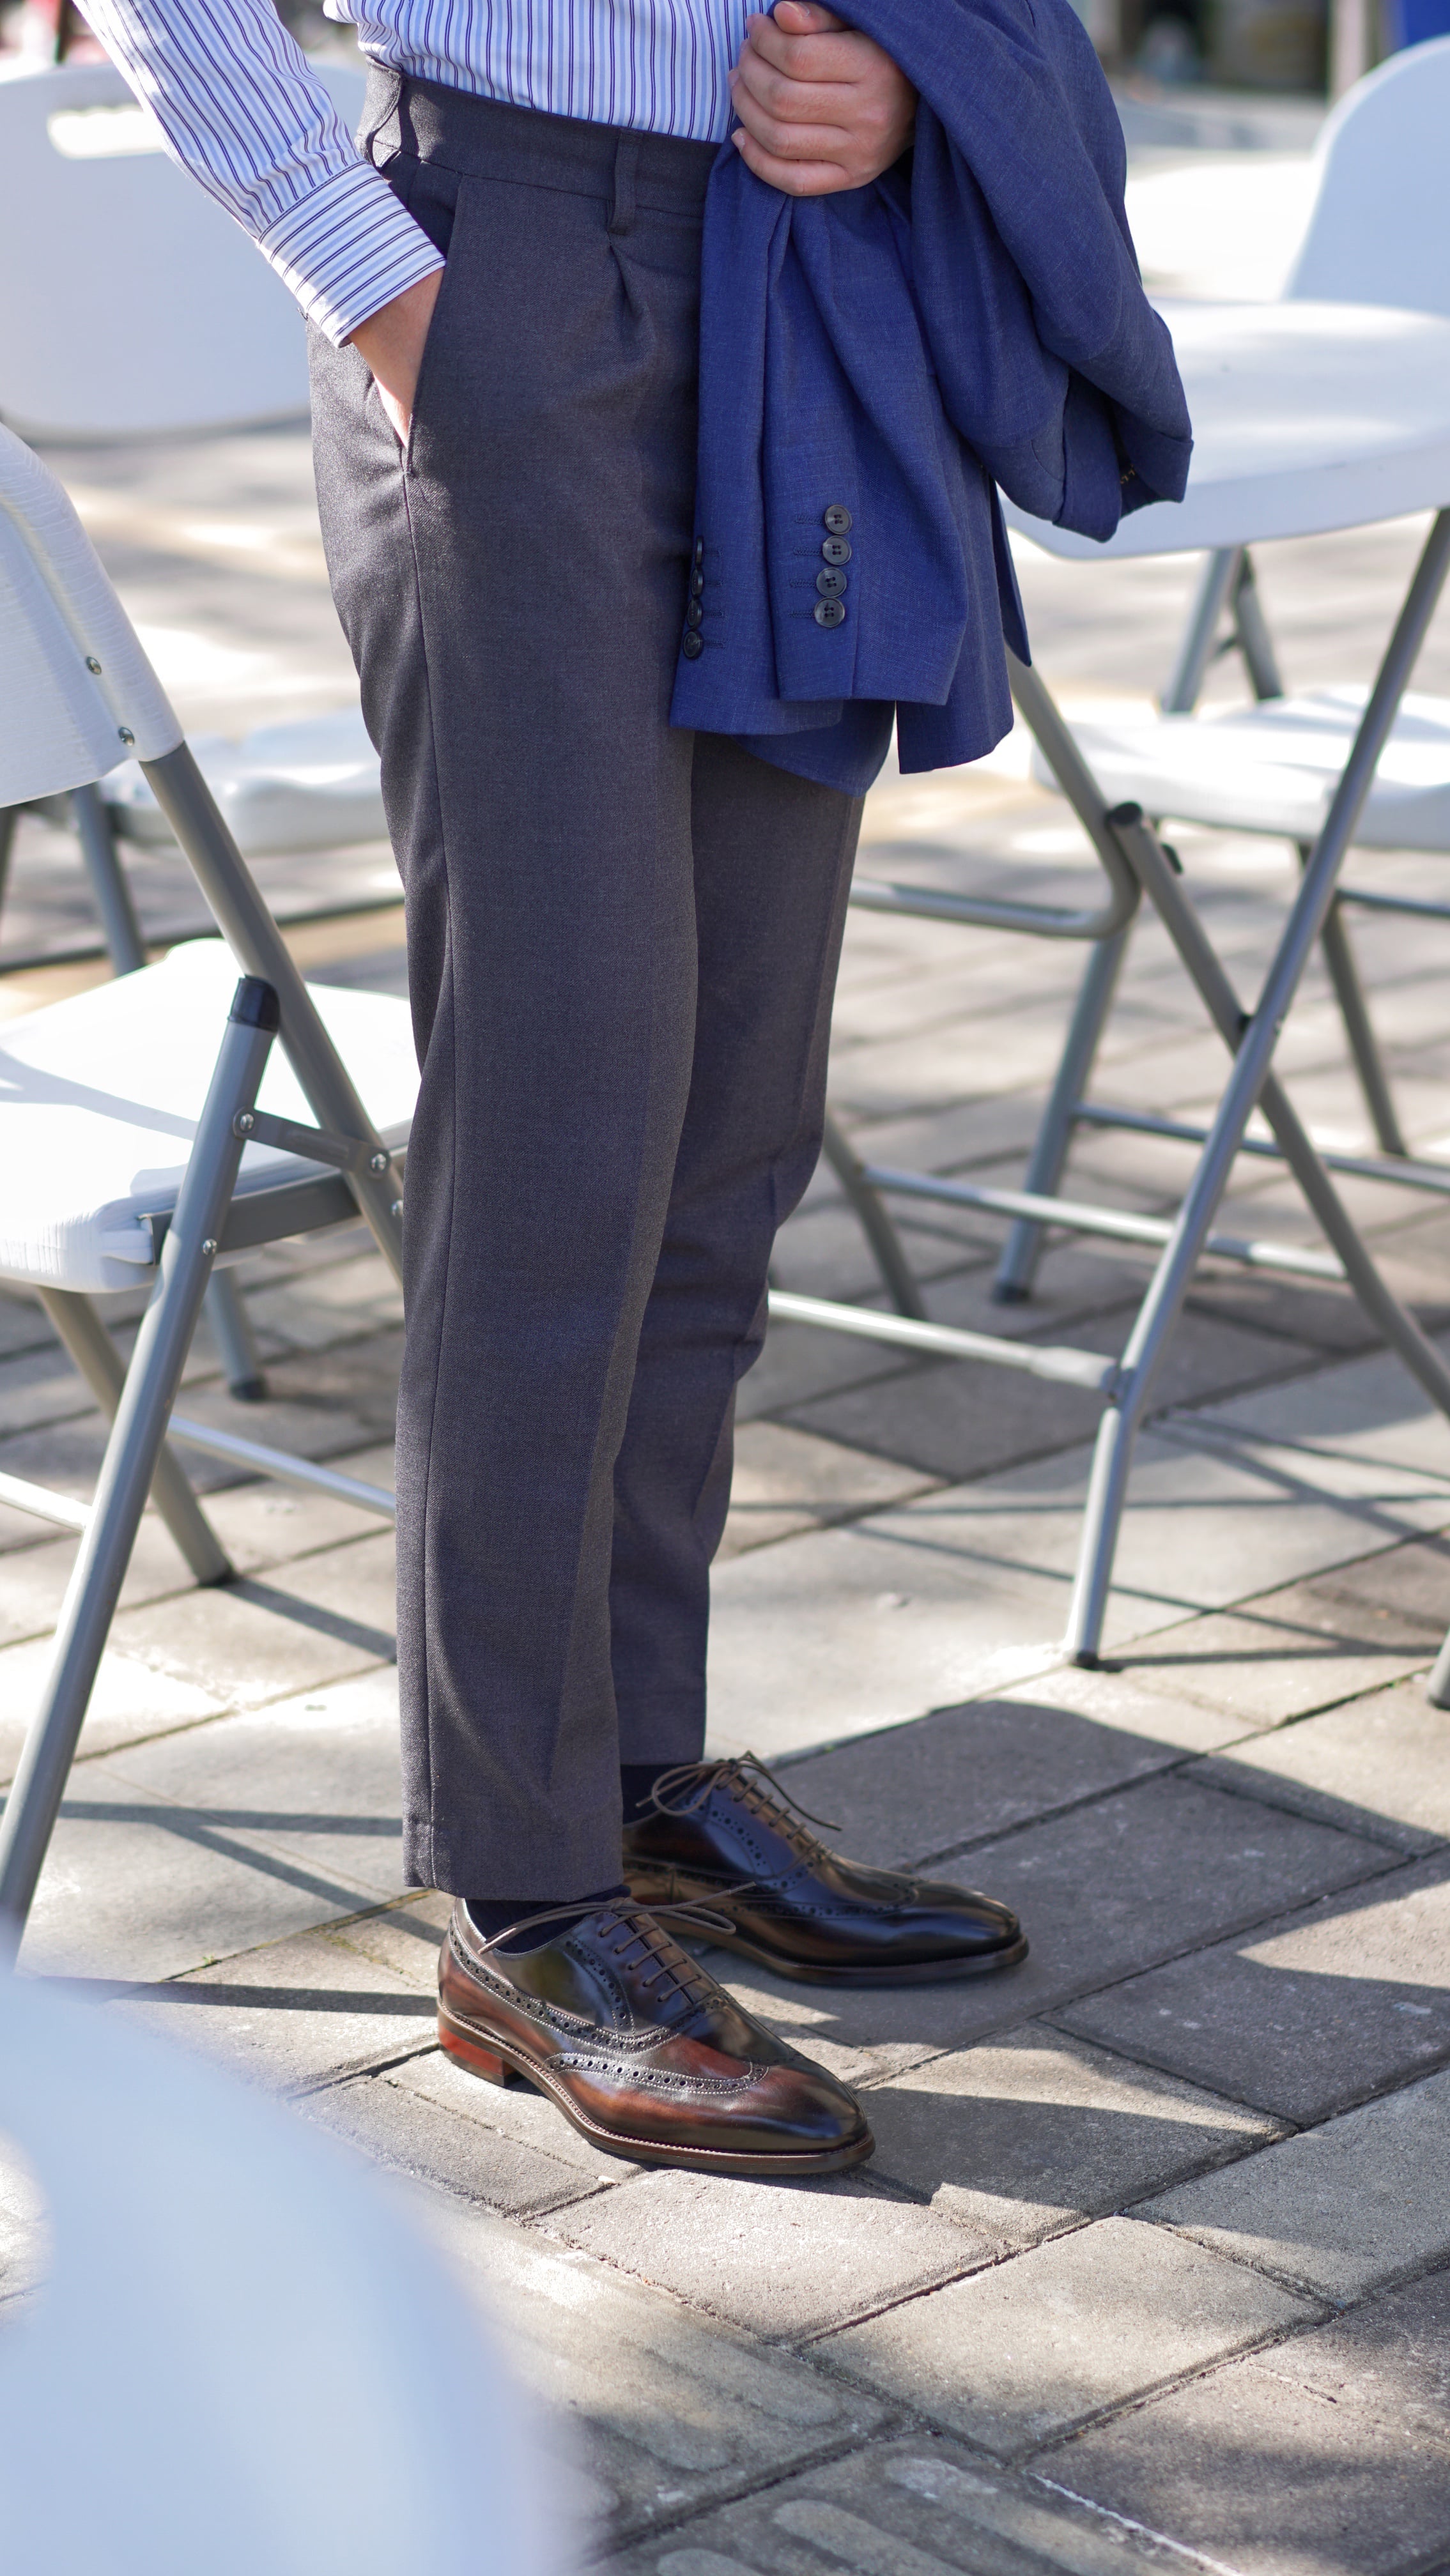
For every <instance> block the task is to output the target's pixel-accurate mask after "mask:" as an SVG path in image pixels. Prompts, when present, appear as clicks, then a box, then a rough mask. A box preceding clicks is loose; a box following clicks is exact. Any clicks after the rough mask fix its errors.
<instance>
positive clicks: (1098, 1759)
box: [777, 1674, 1182, 1868]
mask: <svg viewBox="0 0 1450 2576" xmlns="http://www.w3.org/2000/svg"><path fill="white" fill-rule="evenodd" d="M1057 1678H1058V1677H1057V1675H1055V1674H1054V1675H1053V1676H1052V1678H1051V1681H1050V1682H1048V1683H1044V1684H1042V1685H1040V1686H1038V1688H1037V1689H1035V1690H1034V1691H1033V1692H1032V1693H1031V1694H1030V1695H1029V1694H1028V1693H1027V1692H1025V1691H1024V1692H1022V1693H1021V1694H1019V1695H1017V1696H1016V1697H1013V1698H1010V1699H983V1700H974V1701H972V1702H970V1703H969V1705H968V1706H967V1707H965V1708H949V1709H939V1710H937V1711H936V1712H935V1714H934V1715H933V1716H931V1717H924V1718H921V1719H919V1720H918V1721H917V1723H916V1724H915V1725H914V1726H907V1727H893V1728H891V1729H889V1730H888V1731H886V1732H885V1733H883V1734H880V1735H868V1736H864V1737H858V1738H857V1739H856V1741H855V1742H854V1743H850V1744H844V1745H840V1746H837V1747H836V1748H835V1749H834V1750H833V1751H832V1752H829V1753H820V1754H815V1755H811V1756H808V1757H807V1758H806V1759H805V1760H803V1761H798V1762H792V1763H791V1764H790V1765H789V1767H788V1768H787V1769H786V1770H784V1771H782V1772H780V1773H779V1774H778V1775H777V1776H778V1778H779V1781H780V1785H781V1787H782V1789H783V1790H784V1791H785V1792H786V1794H787V1795H788V1796H790V1797H792V1798H795V1799H798V1800H799V1802H800V1803H801V1805H802V1806H804V1807H807V1808H809V1809H811V1810H813V1811H814V1812H816V1813H817V1814H819V1815H821V1816H824V1817H828V1818H830V1819H831V1828H830V1830H829V1831H827V1832H826V1834H825V1839H826V1840H827V1841H829V1842H830V1843H832V1844H833V1845H835V1846H836V1847H837V1848H839V1849H840V1850H841V1851H844V1852H849V1853H850V1854H851V1856H852V1858H853V1859H855V1860H864V1861H870V1862H872V1863H873V1864H875V1865H876V1866H879V1867H885V1868H902V1867H905V1866H908V1865H909V1864H911V1863H915V1862H921V1861H923V1860H925V1859H926V1858H927V1857H928V1855H930V1854H933V1853H942V1852H949V1851H953V1850H956V1849H959V1848H960V1846H961V1845H962V1844H964V1843H968V1842H982V1841H986V1840H987V1839H988V1838H989V1837H991V1836H992V1835H994V1834H998V1833H1001V1832H1004V1831H1006V1830H1007V1829H1008V1828H1009V1827H1011V1826H1013V1825H1020V1824H1024V1823H1027V1822H1029V1821H1030V1820H1032V1819H1033V1818H1035V1817H1037V1816H1041V1815H1051V1814H1052V1813H1053V1812H1054V1811H1055V1810H1059V1809H1061V1808H1064V1807H1070V1806H1073V1805H1075V1804H1076V1803H1077V1802H1078V1801H1079V1800H1080V1799H1083V1798H1090V1797H1097V1796H1100V1795H1101V1793H1102V1791H1103V1790H1104V1789H1111V1788H1116V1787H1118V1786H1119V1785H1120V1784H1121V1783H1123V1782H1126V1781H1129V1780H1133V1779H1139V1778H1144V1777H1146V1776H1147V1775H1148V1774H1149V1773H1150V1772H1153V1771H1157V1770H1161V1769H1163V1768H1164V1767H1165V1765H1167V1764H1170V1763H1175V1762H1178V1761H1180V1760H1181V1758H1182V1756H1181V1754H1180V1752H1179V1750H1178V1748H1177V1747H1176V1746H1175V1745H1173V1744H1169V1743H1154V1742H1153V1741H1152V1739H1151V1738H1148V1737H1145V1736H1144V1735H1142V1734H1141V1733H1138V1734H1132V1733H1129V1732H1128V1731H1127V1730H1126V1729H1119V1728H1117V1727H1114V1726H1112V1725H1110V1724H1099V1725H1094V1724H1093V1723H1092V1722H1091V1721H1090V1720H1089V1719H1087V1718H1084V1717H1080V1716H1078V1715H1077V1714H1076V1713H1075V1712H1073V1711H1071V1710H1065V1709H1063V1708H1061V1707H1060V1706H1059V1705H1058V1704H1057ZM1083 1678H1084V1679H1085V1680H1098V1679H1100V1678H1101V1679H1107V1678H1108V1676H1106V1675H1104V1676H1099V1675H1097V1674H1091V1675H1084V1676H1083ZM1152 1705H1153V1703H1151V1702H1147V1701H1146V1700H1140V1706H1152Z"/></svg>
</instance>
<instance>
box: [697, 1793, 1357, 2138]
mask: <svg viewBox="0 0 1450 2576" xmlns="http://www.w3.org/2000/svg"><path fill="white" fill-rule="evenodd" d="M1393 1868H1394V1861H1393V1858H1392V1856H1391V1854H1389V1853H1388V1852H1386V1851H1385V1849H1384V1848H1383V1846H1382V1845H1380V1844H1374V1843H1368V1842H1363V1841H1360V1840H1358V1839H1356V1838H1355V1837H1353V1836H1351V1835H1348V1834H1341V1833H1337V1832H1334V1831H1332V1830H1331V1829H1330V1828H1328V1827H1326V1826H1323V1825H1317V1824H1313V1823H1311V1822H1309V1821H1308V1820H1306V1819H1303V1818H1300V1817H1297V1816H1289V1815H1286V1814H1284V1813H1283V1812H1282V1810H1277V1809H1274V1808H1269V1807H1257V1806H1252V1805H1250V1804H1249V1802H1248V1801H1247V1800H1246V1799H1242V1798H1232V1797H1225V1796H1224V1795H1223V1793H1222V1792H1221V1791H1219V1790H1213V1789H1206V1788H1204V1787H1202V1786H1201V1785H1200V1784H1199V1783H1198V1782H1197V1781H1190V1780H1185V1779H1182V1778H1181V1777H1177V1776H1169V1777H1167V1778H1164V1777H1161V1776H1160V1777H1156V1778H1149V1779H1147V1780H1141V1781H1139V1782H1138V1783H1137V1784H1136V1785H1135V1786H1133V1787H1131V1788H1128V1789H1124V1790H1120V1791H1118V1792H1117V1793H1116V1794H1115V1795H1113V1796H1111V1797H1107V1798H1100V1799H1097V1800H1095V1801H1094V1802H1093V1803H1092V1804H1091V1805H1088V1806H1082V1807H1077V1808H1074V1809H1073V1810H1072V1811H1071V1812H1070V1813H1069V1814H1067V1815H1065V1816H1057V1817H1054V1818H1051V1819H1050V1820H1049V1821H1048V1822H1046V1823H1045V1824H1041V1825H1031V1826H1028V1827H1026V1828H1025V1829H1024V1830H1023V1831H1022V1832H1020V1833H1012V1834H1007V1835H1004V1836H1003V1838H1002V1839H1001V1840H1000V1841H998V1842H992V1843H987V1844H983V1845H978V1846H975V1847H974V1848H973V1849H972V1850H971V1851H969V1852H968V1853H967V1854H966V1855H965V1857H964V1858H963V1859H961V1860H953V1861H947V1862H944V1863H943V1864H942V1866H941V1869H940V1873H939V1874H940V1876H941V1877H943V1878H944V1879H949V1880H954V1881H956V1882H957V1883H958V1884H962V1885H966V1886H969V1887H979V1888H983V1889H985V1890H986V1892H987V1893H988V1894H989V1895H992V1896H995V1897H1000V1898H1002V1899H1004V1900H1005V1901H1006V1902H1007V1903H1008V1904H1009V1905H1012V1906H1014V1907H1015V1908H1016V1909H1017V1911H1018V1913H1019V1914H1020V1915H1021V1917H1022V1920H1023V1923H1024V1925H1025V1927H1026V1930H1027V1935H1028V1938H1029V1940H1030V1942H1031V1945H1032V1946H1031V1950H1030V1952H1029V1954H1028V1957H1027V1958H1026V1959H1025V1960H1024V1961H1023V1963H1022V1964H1021V1966H1020V1967H1015V1968H1008V1969H1005V1970H1002V1971H1000V1972H999V1973H997V1974H995V1975H991V1976H985V1977H973V1978H969V1979H966V1980H964V1981H962V1982H960V1983H950V1984H945V1985H930V1986H898V1987H894V1988H891V1989H889V1990H875V1991H873V1990H870V1989H861V1988H856V1989H850V1988H843V1989H841V1990H839V1991H837V1990H835V1989H833V1988H830V1987H824V1986H811V1987H808V1988H806V1989H805V1990H804V1992H805V1998H806V2001H807V2002H808V2004H809V2006H810V2008H811V2011H812V2013H813V2014H818V2015H819V2016H820V2018H819V2020H817V2021H816V2022H815V2023H814V2024H813V2029H818V2030H820V2031H821V2032H822V2034H823V2035H829V2036H831V2037H833V2038H839V2039H842V2040H844V2041H846V2042H848V2043H849V2044H851V2045H854V2046H856V2047H869V2046H872V2045H874V2044H876V2043H878V2042H882V2043H886V2044H892V2043H901V2042H911V2043H917V2042H919V2043H922V2044H925V2045H928V2046H929V2045H931V2044H932V2043H933V2042H935V2044H936V2046H937V2047H938V2048H946V2047H949V2046H951V2045H953V2044H960V2043H963V2042H965V2041H967V2040H969V2039H974V2038H980V2037H985V2036H986V2035H987V2033H989V2032H991V2031H997V2030H1003V2029H1005V2028H1007V2027H1009V2026H1010V2025H1011V2024H1013V2023H1016V2022H1022V2021H1027V2020H1029V2019H1030V2018H1031V2017H1032V2016H1033V2015H1035V2014H1037V2013H1040V2012H1043V2011H1046V2010H1048V2009H1052V2008H1056V2007H1058V2006H1060V2005H1062V2004H1063V2003H1065V2002H1066V2001H1067V1999H1068V1998H1069V1997H1070V1996H1072V1995H1081V1994H1084V1993H1091V1992H1092V1991H1093V1990H1094V1989H1095V1988H1098V1987H1109V1988H1111V1989H1112V1992H1110V1993H1109V1995H1108V1996H1106V1997H1105V1998H1104V2001H1105V2005H1106V2006H1107V2008H1108V2009H1109V2011H1110V2010H1111V2006H1112V2003H1113V2000H1114V1997H1115V1995H1116V1993H1117V1992H1118V1991H1120V1989H1119V1988H1118V1987H1117V1986H1116V1984H1115V1981H1116V1980H1118V1979H1121V1978H1125V1977H1128V1976H1130V1975H1131V1974H1132V1972H1133V1970H1134V1969H1135V1968H1138V1967H1146V1966H1147V1964H1148V1962H1149V1961H1150V1960H1151V1959H1154V1958H1159V1959H1161V1958H1166V1957H1169V1956H1171V1955H1172V1954H1174V1953H1176V1952H1178V1951H1180V1950H1191V1949H1192V1948H1193V1946H1194V1945H1195V1944H1196V1943H1199V1942H1202V1941H1207V1940H1212V1939H1213V1938H1214V1937H1215V1935H1216V1934H1218V1933H1219V1932H1221V1931H1223V1930H1225V1929H1226V1928H1227V1927H1228V1926H1229V1925H1230V1924H1233V1923H1235V1922H1238V1923H1252V1922H1261V1921H1263V1920H1264V1918H1265V1917H1273V1916H1274V1915H1275V1914H1276V1912H1277V1911H1278V1910H1279V1909H1280V1908H1281V1907H1284V1908H1286V1907H1287V1906H1288V1905H1290V1904H1292V1903H1293V1902H1294V1901H1295V1900H1296V1899H1302V1898H1303V1897H1305V1896H1307V1895H1309V1894H1310V1893H1311V1891H1313V1892H1317V1891H1318V1890H1320V1889H1322V1888H1326V1887H1329V1888H1335V1887H1342V1886H1344V1885H1346V1884H1347V1883H1352V1882H1353V1881H1355V1880H1357V1879H1360V1878H1363V1877H1366V1876H1368V1875H1371V1874H1378V1873H1383V1872H1384V1871H1386V1870H1393ZM1316 1919H1317V1918H1316ZM710 1964H711V1967H712V1968H713V1969H714V1970H715V1971H716V1973H717V1974H720V1973H723V1975H724V1976H725V1978H726V1980H727V1982H728V1983H729V1984H730V1986H731V1987H732V1988H733V1989H734V1990H735V1991H736V1992H742V1991H749V1992H752V1993H756V1994H759V1995H761V1996H762V1997H765V1996H774V1997H775V1998H776V1999H777V2000H776V2003H775V2005H774V2006H773V2007H772V2009H773V2010H775V2011H780V2012H782V2013H788V2012H789V2011H790V2009H791V2003H790V1993H791V1990H790V1988H789V1987H788V1986H787V1985H786V1984H785V1982H784V1981H783V1980H780V1979H777V1978H775V1977H773V1976H772V1975H771V1973H770V1972H769V1971H768V1970H766V1969H761V1968H756V1967H754V1966H753V1965H750V1966H746V1964H745V1963H744V1962H741V1963H740V1967H741V1971H742V1973H741V1974H740V1975H737V1973H736V1963H735V1962H734V1961H732V1960H730V1958H729V1956H728V1954H726V1953H720V1952H716V1953H713V1954H712V1955H711V1960H710ZM795 1991H796V1992H797V1993H800V1992H801V1989H799V1988H797V1989H796V1990H795ZM1075 2026H1076V2025H1075ZM1087 2035H1088V2036H1089V2037H1094V2036H1096V2037H1101V2038H1106V2040H1107V2042H1108V2044H1109V2046H1116V2045H1119V2044H1120V2043H1119V2042H1118V2041H1117V2040H1116V2039H1115V2037H1114V2033H1113V2031H1112V2029H1105V2030H1104V2031H1102V2032H1100V2033H1099V2032H1093V2031H1089V2032H1088V2033H1087ZM803 2044H804V2045H805V2046H807V2047H808V2048H809V2047H812V2046H814V2045H815V2041H814V2037H811V2038H809V2039H807V2040H806V2041H805V2042H804V2043H803ZM1128 2053H1129V2054H1130V2055H1133V2056H1147V2057H1150V2058H1151V2059H1152V2060H1153V2061H1154V2062H1156V2063H1159V2064H1161V2063H1163V2062H1164V2061H1163V2059H1162V2058H1161V2056H1160V2055H1159V2052H1158V2051H1157V2050H1144V2049H1142V2048H1137V2047H1129V2050H1128ZM1170 2071H1172V2070H1170ZM1176 2071H1178V2072H1181V2073H1184V2074H1187V2075H1189V2076H1190V2078H1191V2079H1192V2080H1194V2081H1196V2082H1200V2083H1207V2085H1208V2088H1209V2090H1210V2091H1212V2092H1216V2093H1223V2094H1227V2095H1231V2096H1234V2097H1239V2096H1241V2095H1242V2092H1243V2087H1242V2085H1241V2084H1238V2083H1236V2082H1233V2081H1228V2082H1225V2081H1223V2080H1222V2079H1221V2078H1220V2079H1218V2080H1215V2079H1213V2078H1212V2077H1207V2076H1204V2075H1203V2074H1202V2073H1201V2072H1200V2071H1199V2070H1197V2069H1196V2068H1187V2067H1185V2068H1179V2069H1177V2070H1176ZM1264 2107H1272V2106H1264Z"/></svg>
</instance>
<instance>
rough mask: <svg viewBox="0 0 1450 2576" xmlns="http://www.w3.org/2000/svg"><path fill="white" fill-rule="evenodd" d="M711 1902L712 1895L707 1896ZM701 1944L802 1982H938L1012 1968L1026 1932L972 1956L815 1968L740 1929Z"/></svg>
mask: <svg viewBox="0 0 1450 2576" xmlns="http://www.w3.org/2000/svg"><path fill="white" fill-rule="evenodd" d="M708 1901H709V1902H710V1903H714V1901H715V1900H714V1899H713V1898H711V1899H710V1900H708ZM701 1947H702V1948H705V1949H710V1950H731V1951H733V1952H734V1953H735V1955H736V1956H737V1957H738V1958H741V1959H753V1960H754V1961H755V1964H756V1966H757V1967H760V1968H769V1969H770V1970H771V1972H772V1974H773V1975H775V1976H777V1977H789V1978H790V1980H791V1982H792V1984H794V1985H802V1986H941V1985H946V1984H947V1983H949V1982H950V1981H952V1980H954V1979H957V1978H960V1977H991V1976H995V1975H996V1973H997V1971H998V1969H999V1968H1015V1967H1016V1965H1017V1963H1018V1961H1019V1959H1025V1958H1026V1956H1027V1947H1028V1944H1027V1935H1026V1933H1025V1932H1024V1933H1022V1934H1021V1935H1020V1936H1019V1938H1018V1939H1017V1940H1015V1941H1012V1942H1009V1943H1008V1944H1007V1946H1006V1947H1005V1948H1004V1949H1001V1950H985V1951H982V1952H979V1954H978V1956H977V1957H976V1958H975V1959H969V1958H965V1957H963V1958H958V1959H922V1960H920V1961H918V1962H917V1964H916V1965H915V1966H914V1967H912V1966H908V1967H899V1968H893V1967H885V1968H878V1967H874V1966H867V1965H863V1966H861V1967H859V1968H818V1967H814V1966H809V1965H807V1963H806V1962H805V1961H804V1960H802V1959H783V1958H782V1957H781V1956H780V1953H779V1952H778V1951H776V1950H765V1949H762V1948H761V1947H760V1945H759V1944H758V1943H757V1942H755V1941H748V1940H747V1939H746V1937H745V1935H744V1933H743V1932H728V1933H727V1932H712V1933H711V1934H710V1936H709V1939H708V1941H705V1942H702V1944H701Z"/></svg>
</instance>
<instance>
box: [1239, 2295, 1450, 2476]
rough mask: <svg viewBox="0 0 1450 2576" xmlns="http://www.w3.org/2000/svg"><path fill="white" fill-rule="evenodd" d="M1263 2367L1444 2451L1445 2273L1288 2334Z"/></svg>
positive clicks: (1448, 2314)
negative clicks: (1364, 2409)
mask: <svg viewBox="0 0 1450 2576" xmlns="http://www.w3.org/2000/svg"><path fill="white" fill-rule="evenodd" d="M1264 2367H1265V2368H1271V2369H1272V2370H1273V2372H1274V2374H1275V2376H1276V2377H1277V2378H1280V2379H1289V2380H1293V2381H1295V2382H1296V2383H1297V2384H1298V2385H1299V2386H1300V2387H1302V2388H1314V2389H1317V2390H1318V2391H1319V2393H1320V2394H1321V2395H1322V2396H1325V2397H1329V2398H1333V2399H1334V2400H1335V2401H1336V2402H1338V2401H1340V2400H1341V2399H1343V2398H1345V2397H1353V2398H1354V2399H1355V2400H1356V2401H1357V2402H1358V2404H1360V2405H1361V2406H1366V2407H1369V2408H1372V2409H1373V2411H1374V2413H1375V2414H1376V2415H1377V2416H1378V2417H1379V2419H1380V2421H1381V2422H1382V2423H1386V2424H1392V2425H1399V2426H1403V2427H1404V2428H1405V2430H1406V2431H1408V2432H1410V2433H1413V2434H1415V2435H1416V2436H1423V2437H1425V2438H1426V2439H1428V2440H1429V2441H1432V2442H1438V2443H1440V2444H1441V2445H1442V2447H1443V2448H1444V2449H1445V2450H1446V2451H1447V2453H1450V2271H1439V2272H1432V2273H1430V2274H1428V2275H1427V2276H1425V2277H1422V2278H1421V2279H1420V2280H1418V2281H1409V2282H1406V2283H1405V2285H1404V2286H1403V2287H1402V2288H1401V2289H1398V2290H1384V2291H1381V2292H1380V2293H1379V2294H1378V2295H1377V2296H1376V2297H1373V2298H1369V2299H1365V2300H1364V2301H1363V2302H1362V2304H1361V2305H1360V2306H1358V2307H1355V2308H1351V2309H1350V2310H1349V2311H1348V2313H1347V2314H1346V2315H1344V2316H1341V2317H1334V2318H1332V2319H1331V2320H1330V2322H1329V2324H1328V2325H1323V2326H1316V2327H1315V2328H1314V2329H1313V2330H1312V2332H1310V2333H1308V2334H1301V2335H1294V2336H1293V2337H1291V2339H1290V2341H1289V2342H1288V2343H1285V2344H1281V2345H1280V2346H1279V2347H1278V2349H1277V2350H1276V2351H1275V2352H1274V2353H1273V2355H1272V2356H1271V2358H1270V2359H1269V2360H1268V2361H1266V2363H1265V2365H1264Z"/></svg>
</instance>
